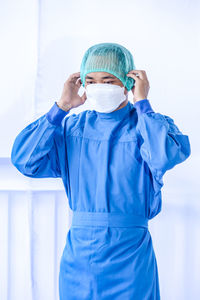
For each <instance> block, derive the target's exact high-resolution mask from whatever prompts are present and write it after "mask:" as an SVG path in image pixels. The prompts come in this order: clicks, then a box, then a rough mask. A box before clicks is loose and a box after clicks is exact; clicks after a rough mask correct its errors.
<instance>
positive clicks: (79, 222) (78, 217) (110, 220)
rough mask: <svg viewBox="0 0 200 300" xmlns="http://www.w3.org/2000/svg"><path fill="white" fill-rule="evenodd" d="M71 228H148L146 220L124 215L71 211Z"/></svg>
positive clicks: (140, 217) (132, 215)
mask: <svg viewBox="0 0 200 300" xmlns="http://www.w3.org/2000/svg"><path fill="white" fill-rule="evenodd" d="M71 226H94V227H95V226H109V227H145V228H148V218H145V217H142V216H137V215H134V214H126V213H115V212H87V211H73V215H72V224H71Z"/></svg>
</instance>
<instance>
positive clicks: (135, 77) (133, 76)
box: [126, 74, 140, 81]
mask: <svg viewBox="0 0 200 300" xmlns="http://www.w3.org/2000/svg"><path fill="white" fill-rule="evenodd" d="M126 76H127V77H131V78H133V79H135V80H136V81H137V80H140V78H139V77H138V76H136V75H135V74H126Z"/></svg>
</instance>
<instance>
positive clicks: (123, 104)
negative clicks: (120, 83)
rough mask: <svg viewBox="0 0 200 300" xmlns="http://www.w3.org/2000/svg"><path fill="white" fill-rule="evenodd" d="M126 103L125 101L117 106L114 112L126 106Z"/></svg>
mask: <svg viewBox="0 0 200 300" xmlns="http://www.w3.org/2000/svg"><path fill="white" fill-rule="evenodd" d="M127 103H128V99H126V100H125V101H124V102H122V103H121V104H120V106H119V107H118V108H117V109H115V110H114V111H116V110H118V109H120V108H123V107H124V106H126V104H127Z"/></svg>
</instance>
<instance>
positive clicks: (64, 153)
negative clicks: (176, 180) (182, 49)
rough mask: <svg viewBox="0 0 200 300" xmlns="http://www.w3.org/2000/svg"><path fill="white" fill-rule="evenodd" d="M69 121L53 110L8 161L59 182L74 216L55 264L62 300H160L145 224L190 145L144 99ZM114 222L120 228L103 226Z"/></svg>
mask: <svg viewBox="0 0 200 300" xmlns="http://www.w3.org/2000/svg"><path fill="white" fill-rule="evenodd" d="M67 114H68V112H66V111H64V110H62V109H61V108H59V107H58V106H57V102H55V103H54V104H53V105H52V107H51V108H50V110H49V111H48V112H47V113H46V114H44V115H42V116H41V117H39V118H38V119H37V120H35V121H34V122H32V123H31V124H29V125H28V126H26V127H25V128H24V129H23V130H22V131H21V132H20V133H19V134H18V135H17V137H16V138H15V141H14V144H13V147H12V153H11V161H12V163H13V164H14V166H15V167H16V168H17V169H18V170H19V171H20V172H21V173H22V174H24V175H25V176H29V177H34V178H44V177H54V178H56V177H61V178H62V181H63V184H64V188H65V191H66V195H67V198H68V201H69V206H70V208H71V209H72V211H73V212H74V214H75V213H76V214H78V217H77V219H76V220H75V221H74V223H73V224H72V225H71V227H70V229H69V231H68V233H67V237H66V244H65V247H64V250H63V253H62V257H61V261H60V272H59V295H60V300H93V299H98V300H111V299H112V300H123V299H126V300H159V299H160V290H159V277H158V268H157V261H156V256H155V253H154V248H153V243H152V239H151V234H150V232H149V230H148V226H146V223H145V222H146V220H147V221H148V220H150V219H152V218H153V217H155V216H156V215H157V214H158V213H159V212H160V211H161V206H162V195H161V188H162V186H163V178H162V177H163V175H164V173H165V172H166V171H167V170H169V169H171V168H173V167H174V166H175V165H176V164H179V163H181V162H183V161H184V160H186V159H187V157H188V156H189V155H190V152H191V150H190V142H189V138H188V136H187V135H184V134H183V133H182V132H181V131H180V130H179V129H178V127H177V126H176V125H175V124H174V121H173V119H172V118H170V117H169V116H166V115H163V114H160V113H157V112H155V111H154V110H153V109H152V106H151V104H150V102H149V100H148V99H143V100H140V101H138V102H136V103H135V104H132V103H131V102H130V101H128V103H127V105H126V106H124V107H123V108H121V109H118V110H115V111H113V112H111V113H100V112H96V111H95V110H85V111H82V112H80V113H78V114H75V113H73V114H71V115H69V116H67ZM41 184H42V183H41ZM80 214H82V217H81V216H80ZM113 215H115V216H116V218H118V215H120V217H119V218H120V221H119V220H116V219H115V220H114V218H110V221H109V222H110V223H109V222H107V217H108V216H113ZM104 216H105V217H104ZM121 216H122V217H124V219H123V221H121ZM130 222H133V223H134V222H135V223H136V226H135V225H134V226H133V227H131V226H126V224H130Z"/></svg>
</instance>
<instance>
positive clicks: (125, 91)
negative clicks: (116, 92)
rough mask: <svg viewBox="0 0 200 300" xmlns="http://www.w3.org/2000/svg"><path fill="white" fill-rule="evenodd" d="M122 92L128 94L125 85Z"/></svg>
mask: <svg viewBox="0 0 200 300" xmlns="http://www.w3.org/2000/svg"><path fill="white" fill-rule="evenodd" d="M124 93H125V95H126V94H128V90H127V88H126V87H124Z"/></svg>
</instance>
